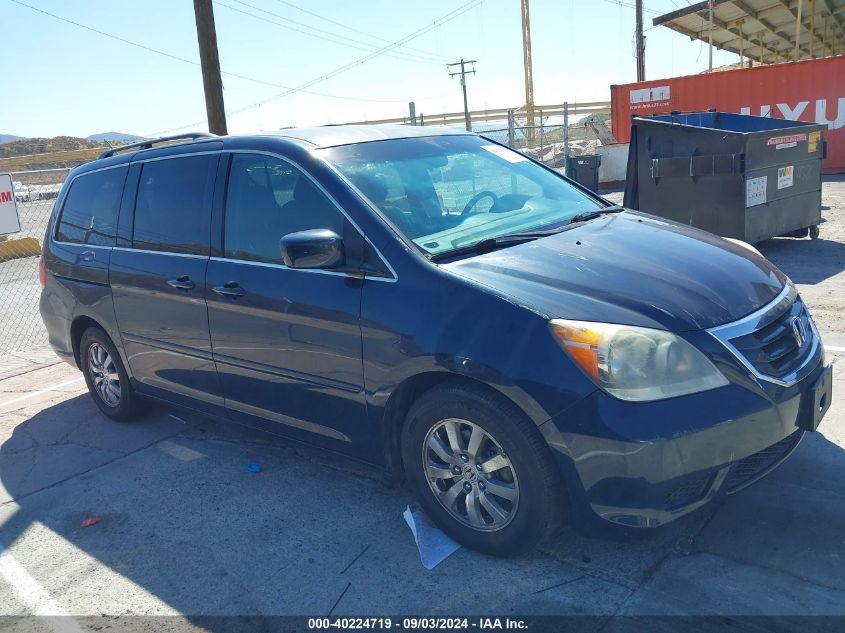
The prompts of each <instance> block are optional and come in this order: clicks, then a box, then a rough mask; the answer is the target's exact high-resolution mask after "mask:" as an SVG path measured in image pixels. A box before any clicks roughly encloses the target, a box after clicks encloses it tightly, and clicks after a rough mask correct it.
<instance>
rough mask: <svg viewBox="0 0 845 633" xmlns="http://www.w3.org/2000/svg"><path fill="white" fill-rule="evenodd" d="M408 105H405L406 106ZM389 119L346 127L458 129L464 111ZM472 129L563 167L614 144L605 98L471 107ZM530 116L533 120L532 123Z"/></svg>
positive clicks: (533, 156)
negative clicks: (569, 160) (530, 109)
mask: <svg viewBox="0 0 845 633" xmlns="http://www.w3.org/2000/svg"><path fill="white" fill-rule="evenodd" d="M409 105H410V104H409ZM411 111H414V108H409V114H408V116H404V117H396V118H392V119H375V120H370V121H355V122H353V123H351V125H379V124H386V123H393V124H402V125H418V126H426V125H446V126H450V127H455V128H458V129H463V128H464V127H465V114H464V113H463V112H445V113H442V114H436V115H432V114H425V113H422V112H420V113H418V114H417V113H415V114H414V116H413V117H412V116H411V114H410V112H411ZM469 115H470V121H471V126H472V131H473V132H476V133H478V134H481V135H483V136H486V137H488V138H491V139H493V140H495V141H497V142H499V143H503V144H505V145H508V146H509V147H512V148H514V149H516V150H519V151H520V152H523V153H525V154H526V155H528V156H531V158H534V159H535V160H539V161H541V162H542V163H544V164H546V165H548V166H550V167H553V168H555V169H561V170H564V169H565V166H566V160H567V157H569V156H579V155H582V154H586V153H590V152H592V151H595V148H596V147H597V146H598V145H599V144H606V143H608V142H614V141H613V138H612V134H611V132H610V128H609V120H610V102H609V101H592V102H588V103H562V104H553V105H542V106H534V108H533V112H531V113H529V112H528V111H527V110H526V108H525V107H524V106H523V107H520V108H497V109H492V110H490V109H487V110H473V111H471V112H470V113H469ZM532 120H533V122H532Z"/></svg>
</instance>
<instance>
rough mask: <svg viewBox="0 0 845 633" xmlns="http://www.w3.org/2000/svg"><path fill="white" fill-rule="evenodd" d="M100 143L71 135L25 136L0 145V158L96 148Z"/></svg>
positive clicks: (100, 145)
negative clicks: (53, 136)
mask: <svg viewBox="0 0 845 633" xmlns="http://www.w3.org/2000/svg"><path fill="white" fill-rule="evenodd" d="M99 147H102V143H98V142H97V141H89V140H88V139H84V138H75V137H73V136H57V137H55V138H25V139H22V140H20V141H9V142H8V143H3V144H2V145H0V158H6V157H10V156H29V155H32V154H50V153H54V152H68V151H76V150H81V149H96V148H99Z"/></svg>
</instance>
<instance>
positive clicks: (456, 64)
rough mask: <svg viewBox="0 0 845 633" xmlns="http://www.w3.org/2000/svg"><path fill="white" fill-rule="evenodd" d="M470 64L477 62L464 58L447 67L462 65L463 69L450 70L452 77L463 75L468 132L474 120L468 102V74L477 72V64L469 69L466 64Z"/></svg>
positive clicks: (462, 83) (465, 120) (465, 119)
mask: <svg viewBox="0 0 845 633" xmlns="http://www.w3.org/2000/svg"><path fill="white" fill-rule="evenodd" d="M468 64H475V60H474V59H471V60H469V61H464V60H463V59H462V60H461V61H459V62H455V63H454V64H446V67H447V68H451V67H452V66H460V67H461V69H460V70H459V71H456V72H452V71H451V70H450V71H449V76H450V77H455V76H457V75H460V76H461V87H462V88H463V89H464V123H465V124H466V128H467V132H472V121H471V120H470V117H469V104H468V103H467V75H470V74H472V75H474V74H475V66H473V68H472V70H467V69H466V66H467V65H468Z"/></svg>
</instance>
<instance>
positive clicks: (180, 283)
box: [167, 275, 196, 290]
mask: <svg viewBox="0 0 845 633" xmlns="http://www.w3.org/2000/svg"><path fill="white" fill-rule="evenodd" d="M167 285H168V286H170V287H171V288H176V289H177V290H191V289H192V288H193V287H194V286H195V285H196V284H194V282H193V281H191V278H190V277H188V275H179V276H178V277H177V278H176V279H171V280H169V281H168V282H167Z"/></svg>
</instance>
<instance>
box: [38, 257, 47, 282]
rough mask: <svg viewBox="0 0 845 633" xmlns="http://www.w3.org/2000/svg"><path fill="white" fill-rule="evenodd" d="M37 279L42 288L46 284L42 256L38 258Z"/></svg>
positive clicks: (45, 266)
mask: <svg viewBox="0 0 845 633" xmlns="http://www.w3.org/2000/svg"><path fill="white" fill-rule="evenodd" d="M38 281H40V282H41V287H42V288H43V287H44V286H46V285H47V265H46V264H45V263H44V257H43V256H42V257H41V259H39V260H38Z"/></svg>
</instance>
